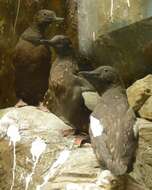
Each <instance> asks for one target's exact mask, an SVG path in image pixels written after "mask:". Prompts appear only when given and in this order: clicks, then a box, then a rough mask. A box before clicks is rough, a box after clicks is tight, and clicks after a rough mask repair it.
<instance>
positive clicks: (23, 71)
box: [13, 10, 62, 105]
mask: <svg viewBox="0 0 152 190" xmlns="http://www.w3.org/2000/svg"><path fill="white" fill-rule="evenodd" d="M56 20H62V19H61V18H58V17H56V15H55V13H54V12H53V11H50V10H40V11H39V12H38V13H37V14H36V15H35V16H34V21H33V23H32V25H31V26H30V27H29V28H27V29H26V30H25V31H24V32H23V34H22V35H21V37H20V39H19V41H18V43H17V45H16V47H15V50H14V55H13V65H14V68H15V89H16V95H17V97H18V98H19V99H22V100H23V101H25V102H26V103H28V104H32V105H37V104H38V103H39V101H42V99H43V96H44V94H45V92H46V90H47V88H48V78H49V71H50V67H51V63H50V61H51V52H50V50H49V47H48V46H47V45H46V44H45V43H44V42H42V40H44V39H45V30H46V29H47V27H48V26H49V24H51V23H52V22H54V21H56Z"/></svg>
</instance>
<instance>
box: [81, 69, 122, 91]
mask: <svg viewBox="0 0 152 190" xmlns="http://www.w3.org/2000/svg"><path fill="white" fill-rule="evenodd" d="M79 75H80V76H83V77H84V78H86V79H87V80H88V81H89V82H90V83H91V84H92V85H93V86H94V87H95V88H96V90H97V91H98V92H99V93H100V92H101V90H102V91H104V90H106V89H108V88H110V87H111V86H116V85H118V84H120V81H121V79H120V77H119V74H118V72H117V71H116V70H115V69H114V68H113V67H111V66H100V67H98V68H97V69H95V70H93V71H81V72H79Z"/></svg>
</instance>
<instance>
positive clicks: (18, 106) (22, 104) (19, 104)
mask: <svg viewBox="0 0 152 190" xmlns="http://www.w3.org/2000/svg"><path fill="white" fill-rule="evenodd" d="M27 105H28V104H27V103H26V102H24V101H23V100H22V99H20V100H19V101H18V102H17V103H16V105H15V108H20V107H24V106H27Z"/></svg>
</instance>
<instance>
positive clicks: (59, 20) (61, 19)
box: [54, 17, 64, 22]
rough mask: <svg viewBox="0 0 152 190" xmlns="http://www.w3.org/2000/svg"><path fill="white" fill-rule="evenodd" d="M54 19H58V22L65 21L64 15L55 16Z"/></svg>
mask: <svg viewBox="0 0 152 190" xmlns="http://www.w3.org/2000/svg"><path fill="white" fill-rule="evenodd" d="M54 20H55V21H57V22H63V21H64V18H62V17H55V19H54Z"/></svg>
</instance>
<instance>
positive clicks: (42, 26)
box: [31, 22, 48, 36]
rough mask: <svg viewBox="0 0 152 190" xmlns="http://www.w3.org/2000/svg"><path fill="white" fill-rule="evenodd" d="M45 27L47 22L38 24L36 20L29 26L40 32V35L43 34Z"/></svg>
mask: <svg viewBox="0 0 152 190" xmlns="http://www.w3.org/2000/svg"><path fill="white" fill-rule="evenodd" d="M47 27H48V24H44V23H43V24H39V23H37V22H33V24H32V26H31V28H32V29H33V30H34V31H36V32H38V33H40V34H41V35H42V36H44V34H45V31H46V29H47Z"/></svg>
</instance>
